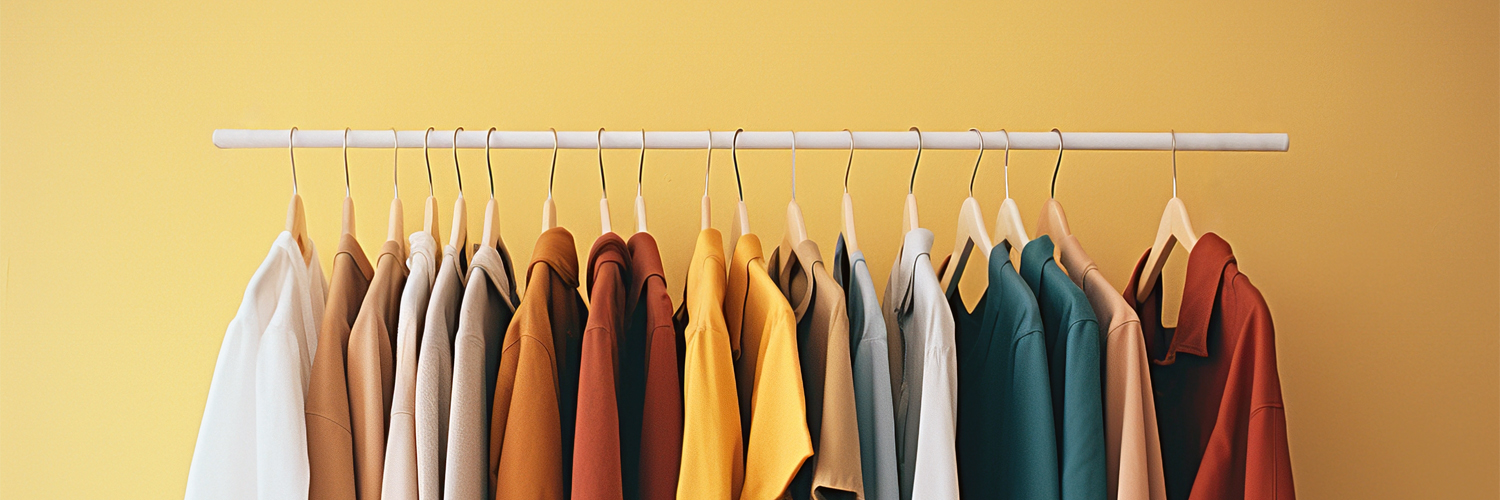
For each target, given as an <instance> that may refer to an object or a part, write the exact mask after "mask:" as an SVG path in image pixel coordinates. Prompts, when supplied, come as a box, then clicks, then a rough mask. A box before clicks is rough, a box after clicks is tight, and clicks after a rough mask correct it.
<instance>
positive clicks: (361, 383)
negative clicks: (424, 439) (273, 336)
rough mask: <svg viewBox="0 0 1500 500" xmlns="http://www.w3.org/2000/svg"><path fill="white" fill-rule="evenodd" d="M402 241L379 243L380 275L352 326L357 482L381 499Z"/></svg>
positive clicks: (367, 499)
mask: <svg viewBox="0 0 1500 500" xmlns="http://www.w3.org/2000/svg"><path fill="white" fill-rule="evenodd" d="M400 255H401V242H399V241H395V240H391V241H387V242H385V244H384V245H381V246H380V256H379V257H376V258H375V279H374V280H371V281H370V290H369V291H367V292H365V301H364V303H362V304H360V306H359V318H358V319H355V320H354V328H353V330H351V331H350V332H349V366H348V370H349V423H350V427H351V430H353V431H354V487H355V492H356V493H358V495H359V498H360V500H379V499H380V482H381V480H382V479H383V478H384V473H383V471H384V469H385V432H386V429H387V425H388V422H387V420H386V417H387V416H388V415H390V414H391V396H392V393H393V392H394V391H395V384H396V355H395V343H396V342H395V338H394V337H395V333H396V316H397V315H398V313H399V312H400V308H399V306H400V303H401V290H402V288H404V287H405V286H406V263H404V262H402V261H401V257H400Z"/></svg>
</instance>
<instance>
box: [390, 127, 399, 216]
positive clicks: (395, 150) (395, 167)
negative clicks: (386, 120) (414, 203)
mask: <svg viewBox="0 0 1500 500" xmlns="http://www.w3.org/2000/svg"><path fill="white" fill-rule="evenodd" d="M400 197H401V135H400V134H397V133H396V129H394V128H393V129H391V199H396V198H400Z"/></svg>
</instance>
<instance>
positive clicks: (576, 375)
mask: <svg viewBox="0 0 1500 500" xmlns="http://www.w3.org/2000/svg"><path fill="white" fill-rule="evenodd" d="M981 144H982V141H981ZM1174 153H1175V151H1174ZM982 154H983V152H982V151H981V157H982ZM794 155H795V152H794ZM918 155H919V158H920V152H919V153H918ZM794 158H795V156H794ZM1060 159H1061V158H1060V157H1059V161H1060ZM455 160H456V157H455ZM1173 160H1174V177H1175V154H1174V159H1173ZM554 161H555V158H554ZM794 161H795V160H794ZM851 161H852V150H851ZM976 167H977V162H976ZM293 168H294V169H295V162H294V167H293ZM794 175H795V174H794ZM1174 182H1175V178H1174ZM492 189H493V188H492ZM794 189H795V188H794ZM460 192H461V191H460ZM710 206H711V202H710V200H709V198H708V197H707V195H706V194H705V196H704V199H703V218H702V230H701V232H700V234H699V237H698V241H697V244H696V247H695V250H694V254H693V257H692V260H691V261H690V265H689V271H688V277H687V278H688V279H687V285H686V287H685V290H684V291H683V300H682V302H681V303H680V306H679V307H678V308H677V309H676V312H675V314H674V313H673V304H672V300H671V298H670V297H669V295H668V292H667V290H666V288H665V277H664V276H663V274H662V266H661V259H660V253H659V251H658V249H657V246H656V242H655V240H654V238H653V237H652V236H651V234H650V233H649V232H647V231H646V227H645V220H644V215H645V210H644V202H643V200H641V198H640V196H639V194H638V195H637V199H636V215H637V232H636V234H634V235H632V236H631V237H630V238H629V240H628V241H627V240H625V239H623V238H621V237H620V236H618V235H616V234H615V233H613V232H611V231H610V228H609V223H608V221H609V215H608V210H607V203H605V202H601V211H602V213H601V225H602V226H603V227H602V229H603V235H602V236H601V237H600V238H598V240H597V241H596V242H595V243H594V245H593V247H592V249H591V251H590V253H589V256H590V257H589V262H588V263H587V267H586V269H584V270H582V271H583V272H587V273H588V281H587V283H588V288H587V293H589V295H590V299H591V300H590V301H589V302H588V303H587V304H585V303H584V301H583V300H582V297H581V296H580V294H579V292H578V286H579V281H580V280H579V279H578V278H579V276H578V275H579V272H580V269H579V266H578V261H577V254H576V251H575V247H574V242H573V237H572V235H571V234H570V233H569V232H568V231H566V230H565V229H562V228H559V227H556V222H555V221H556V216H555V208H554V207H553V204H552V201H551V197H550V195H549V197H548V199H547V201H546V202H545V204H544V209H543V219H544V221H543V225H544V232H543V234H542V235H541V236H540V237H539V238H538V240H537V246H536V249H535V251H534V252H533V258H532V262H531V263H530V264H529V265H528V266H527V267H526V270H525V275H524V279H525V280H526V287H525V293H524V295H522V294H519V293H518V292H517V286H516V281H517V280H518V279H521V278H522V276H521V275H517V274H515V272H514V269H513V267H512V264H511V261H510V257H509V254H508V252H507V251H506V248H505V246H504V243H503V242H501V240H500V235H499V231H498V228H499V225H498V219H499V213H498V208H497V206H496V203H495V201H494V199H493V193H492V197H491V200H490V201H489V203H488V205H487V206H486V209H485V212H484V219H485V222H484V228H485V229H484V233H483V235H482V236H481V238H480V242H479V243H478V244H476V245H474V250H473V251H472V253H471V252H470V251H468V250H467V248H468V247H469V242H468V235H467V231H466V228H467V226H468V222H467V215H466V208H465V207H466V202H465V200H464V199H463V198H462V196H461V195H460V198H459V199H458V200H457V202H456V203H455V207H454V219H453V231H451V232H450V239H449V240H448V242H447V245H446V246H445V247H444V248H443V249H442V250H439V249H438V248H437V246H438V243H437V242H438V238H437V236H438V229H437V228H438V225H437V224H438V223H437V206H436V201H435V199H434V198H432V197H430V196H429V198H428V199H427V201H426V206H425V209H424V217H423V224H424V227H423V229H422V230H421V231H418V232H414V233H412V234H411V235H410V236H409V238H408V239H407V244H406V245H403V243H402V240H401V235H402V234H403V231H402V222H401V220H400V218H401V214H402V210H401V205H400V200H399V199H395V200H393V202H392V207H391V224H390V227H389V234H388V238H387V241H386V243H385V244H383V245H382V246H381V248H380V250H379V253H378V254H377V257H376V259H375V261H374V264H373V265H372V264H371V262H370V260H369V259H368V258H367V257H366V255H365V253H364V252H363V250H362V249H361V248H360V246H359V244H358V243H357V241H355V239H354V237H353V236H352V235H353V212H352V201H351V200H349V199H348V198H347V197H346V200H345V204H344V212H345V213H344V227H343V234H342V236H341V238H340V242H339V248H338V253H337V254H336V256H335V258H334V261H333V262H334V263H333V272H332V278H331V280H326V281H325V279H324V278H323V271H322V269H321V267H320V264H319V261H318V259H317V250H316V248H315V246H314V245H313V244H312V241H311V240H310V239H308V238H307V237H306V233H305V222H304V217H305V216H304V215H303V212H302V206H301V201H300V198H299V197H298V196H297V195H296V194H295V190H294V195H293V198H292V204H291V206H290V208H289V214H288V230H287V231H286V232H284V233H282V234H281V235H280V236H279V237H278V238H277V240H276V242H275V243H274V244H273V247H272V251H271V253H270V255H269V256H268V257H267V258H266V260H265V262H264V263H263V264H262V265H261V267H260V269H259V270H257V272H256V273H255V275H254V276H253V277H252V279H251V282H250V284H249V286H248V287H247V291H246V294H245V300H244V302H243V303H242V305H241V307H240V310H239V311H238V313H237V314H236V316H235V318H234V320H233V321H232V322H231V323H230V326H229V328H228V330H227V332H226V334H225V340H224V344H223V346H222V348H221V351H220V354H219V360H218V364H217V365H216V367H215V371H214V375H213V381H212V384H211V386H210V390H209V397H208V404H207V406H206V408H205V410H204V417H203V422H202V426H201V428H200V431H199V439H198V444H197V447H196V449H195V451H194V456H193V461H192V466H191V468H190V471H189V479H188V489H187V498H304V497H306V498H319V499H322V498H360V499H378V498H381V497H382V496H384V497H386V498H399V499H417V498H421V499H429V498H568V497H570V496H571V497H573V498H650V499H664V498H682V499H690V498H693V499H695V498H747V499H749V498H754V499H759V498H781V497H785V496H791V497H793V498H832V497H851V496H852V497H854V498H871V499H901V500H910V499H913V498H917V499H925V498H939V499H942V498H959V497H960V496H963V497H968V498H1064V499H1075V498H1077V499H1083V498H1089V499H1103V498H1121V499H1126V498H1128V499H1161V498H1222V497H1248V498H1292V497H1293V489H1292V482H1291V470H1290V464H1289V461H1288V457H1289V453H1288V451H1287V447H1286V432H1285V419H1284V410H1283V408H1282V405H1281V398H1280V389H1279V381H1278V380H1277V376H1276V370H1275V355H1274V338H1273V333H1272V330H1271V326H1270V319H1269V313H1268V312H1267V308H1266V306H1265V303H1264V300H1263V299H1262V298H1261V297H1260V295H1259V293H1258V292H1257V291H1256V290H1255V289H1254V288H1253V287H1252V286H1251V285H1250V284H1249V282H1248V280H1246V279H1244V277H1243V275H1242V274H1239V272H1238V268H1237V265H1236V264H1235V262H1234V259H1233V256H1232V254H1231V253H1230V252H1229V247H1228V245H1227V244H1226V243H1224V242H1223V240H1222V239H1220V238H1218V237H1217V236H1216V235H1213V234H1212V233H1209V234H1205V235H1204V236H1203V238H1201V239H1200V238H1198V237H1196V236H1195V235H1194V234H1193V232H1192V229H1191V226H1190V224H1189V223H1188V221H1187V218H1186V212H1185V210H1184V209H1183V208H1182V204H1181V202H1180V200H1178V199H1177V198H1176V196H1175V192H1174V196H1173V198H1172V200H1171V201H1170V202H1169V204H1168V210H1167V212H1166V213H1165V214H1164V216H1163V223H1162V226H1161V229H1160V231H1159V234H1158V237H1157V242H1156V245H1155V246H1154V247H1153V249H1152V250H1150V251H1148V252H1147V254H1146V256H1144V257H1143V258H1142V261H1141V263H1140V264H1139V265H1138V266H1137V268H1136V270H1135V273H1134V274H1133V275H1132V278H1131V281H1130V284H1129V286H1127V288H1126V291H1125V293H1124V294H1123V296H1122V295H1121V294H1119V293H1117V292H1116V291H1115V289H1114V288H1113V287H1111V286H1110V285H1109V284H1108V283H1107V282H1105V280H1104V278H1103V277H1102V274H1101V273H1099V272H1098V270H1097V267H1096V266H1094V264H1093V262H1092V260H1090V259H1089V257H1088V256H1087V254H1086V253H1084V252H1083V249H1082V247H1081V245H1080V244H1079V243H1078V241H1077V238H1075V237H1073V236H1072V235H1071V234H1070V233H1069V232H1068V225H1067V222H1066V217H1065V216H1064V214H1063V211H1062V207H1061V205H1060V204H1059V203H1058V202H1057V201H1056V200H1055V199H1049V200H1048V201H1047V203H1046V204H1045V206H1044V208H1043V216H1042V221H1041V223H1040V224H1039V226H1038V228H1039V235H1038V237H1037V238H1036V239H1035V240H1032V239H1029V237H1028V235H1027V233H1026V231H1025V228H1024V226H1023V225H1021V224H1020V217H1019V211H1018V209H1017V208H1016V205H1015V202H1014V201H1013V200H1011V199H1010V198H1009V196H1008V193H1007V197H1006V199H1005V200H1004V202H1003V203H1002V205H1001V211H1000V213H999V215H998V217H997V221H996V230H995V231H994V234H995V235H997V237H999V238H1001V241H1000V243H999V244H998V245H995V244H992V243H991V241H990V236H989V235H990V233H989V232H988V231H986V230H985V229H984V223H983V219H982V217H981V215H980V213H979V205H978V203H977V201H975V200H974V198H972V196H971V197H969V198H968V199H966V200H964V202H963V204H962V209H961V212H960V216H959V228H958V230H957V235H958V238H957V242H956V244H955V248H954V252H953V253H952V254H951V256H950V257H949V258H945V259H943V261H942V262H941V263H940V264H938V265H936V266H934V264H933V262H932V259H931V257H930V255H931V250H932V243H933V237H932V233H931V232H930V231H927V230H925V229H921V228H918V227H917V223H916V222H917V218H916V203H915V198H914V197H912V196H908V199H907V203H906V206H905V207H904V209H903V214H904V215H903V219H904V222H903V231H904V233H905V236H904V238H903V244H902V248H901V250H900V253H899V257H898V259H897V261H896V262H895V263H893V266H892V271H891V274H890V280H889V282H888V283H887V287H886V290H885V293H884V302H883V303H882V302H879V301H878V299H877V297H876V294H875V290H874V285H873V282H872V280H871V278H870V273H869V270H868V265H867V264H866V262H865V261H864V258H863V254H862V253H861V252H860V251H859V249H858V245H857V243H856V238H855V234H854V228H853V213H852V210H853V208H852V202H851V201H850V198H849V196H848V194H847V191H846V193H845V196H844V203H843V222H844V225H843V231H842V233H841V234H840V237H839V239H838V241H837V244H836V246H835V252H834V254H835V260H834V262H833V265H832V266H829V265H827V264H825V263H824V262H823V261H822V258H821V252H820V250H819V248H818V246H817V245H816V244H815V243H814V242H812V241H811V240H809V239H808V238H807V235H806V230H805V228H804V226H803V224H802V215H801V210H800V208H799V207H798V205H797V203H796V201H795V190H794V191H793V199H792V201H791V203H789V204H788V207H787V233H786V235H785V236H784V238H783V240H782V242H781V244H780V245H779V246H778V247H777V248H776V250H775V251H773V252H772V254H771V255H770V257H769V258H766V257H764V256H763V255H762V250H761V243H760V240H759V239H758V238H757V237H756V236H755V235H754V234H753V233H751V232H750V229H749V224H748V220H747V218H746V217H745V213H746V211H745V209H744V202H743V201H741V202H740V203H739V206H738V207H737V208H738V210H737V213H736V214H735V221H734V224H733V235H732V241H734V243H733V244H732V248H731V249H732V253H731V254H730V258H729V259H726V258H725V254H724V249H723V248H722V241H723V238H722V236H721V235H720V233H719V232H718V231H717V230H715V229H713V228H711V227H710V226H709V223H708V221H709V208H710ZM1053 238H1056V242H1055V245H1056V247H1057V248H1058V249H1060V255H1061V259H1062V261H1063V264H1064V266H1059V265H1058V264H1057V262H1056V261H1054V241H1053ZM1174 240H1175V241H1176V242H1179V243H1181V244H1182V245H1183V247H1184V248H1185V249H1187V250H1189V251H1190V252H1192V254H1191V256H1190V260H1189V264H1188V273H1187V274H1188V278H1187V283H1186V284H1185V289H1184V294H1183V295H1184V299H1183V306H1182V313H1181V316H1180V321H1179V326H1178V328H1176V329H1172V328H1165V327H1163V326H1161V324H1160V321H1159V319H1158V318H1159V311H1160V304H1161V286H1160V284H1159V282H1158V276H1159V273H1160V269H1161V263H1162V262H1164V260H1165V257H1166V253H1167V252H1169V251H1170V249H1171V248H1172V243H1173V242H1174ZM975 248H978V249H979V250H980V252H981V253H984V254H985V255H986V257H988V256H989V255H990V254H991V253H993V254H994V255H995V258H994V259H988V262H989V269H988V278H989V281H988V286H987V288H986V290H985V292H984V295H983V297H982V298H981V299H980V300H979V303H978V304H977V305H976V307H975V308H974V309H973V310H970V309H968V308H967V307H966V306H965V304H964V301H963V300H962V298H961V297H960V296H959V294H958V288H957V280H958V278H957V277H958V276H962V274H963V267H964V265H965V263H966V262H967V259H968V257H969V256H970V254H971V253H972V250H973V249H975ZM1011 249H1015V250H1017V251H1019V253H1020V256H1021V259H1020V261H1021V270H1020V272H1017V270H1016V269H1015V267H1014V265H1013V264H1012V263H1011V261H1010V259H1009V258H1008V254H1009V252H1010V251H1011ZM950 259H951V261H950ZM1064 267H1066V271H1065V270H1064ZM1136 297H1140V298H1141V300H1136ZM1209 346H1212V348H1213V351H1212V352H1210V351H1209ZM320 347H321V348H320ZM1178 354H1187V355H1189V356H1185V357H1184V358H1177V357H1176V356H1177V355H1178Z"/></svg>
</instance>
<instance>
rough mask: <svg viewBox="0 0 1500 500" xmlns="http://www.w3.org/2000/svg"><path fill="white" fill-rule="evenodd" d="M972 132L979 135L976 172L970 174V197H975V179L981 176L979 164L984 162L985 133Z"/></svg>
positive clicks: (973, 130) (975, 164) (971, 130)
mask: <svg viewBox="0 0 1500 500" xmlns="http://www.w3.org/2000/svg"><path fill="white" fill-rule="evenodd" d="M969 131H970V132H973V133H975V134H979V157H978V158H974V171H973V172H972V173H970V174H969V197H970V198H973V197H974V178H975V177H978V176H979V162H982V161H984V132H980V131H979V129H977V128H971V129H969Z"/></svg>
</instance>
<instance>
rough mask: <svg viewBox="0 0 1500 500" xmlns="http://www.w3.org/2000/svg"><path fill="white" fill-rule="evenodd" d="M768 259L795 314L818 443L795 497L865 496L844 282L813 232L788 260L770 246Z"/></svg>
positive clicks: (799, 477)
mask: <svg viewBox="0 0 1500 500" xmlns="http://www.w3.org/2000/svg"><path fill="white" fill-rule="evenodd" d="M767 267H768V270H769V272H770V275H771V278H772V279H773V280H775V281H776V286H777V287H778V288H780V289H781V293H782V294H783V295H785V296H786V298H787V301H788V302H789V303H790V304H791V306H792V311H793V312H794V313H795V314H796V317H797V357H798V359H799V360H800V361H801V364H802V391H803V394H804V396H805V397H806V398H807V430H808V433H809V434H810V435H811V436H812V445H813V456H812V458H809V459H807V461H806V462H804V463H803V464H802V469H801V470H799V471H798V472H797V477H796V478H795V479H793V480H792V488H791V494H792V498H797V499H802V498H816V499H833V498H839V499H847V498H856V499H861V498H864V496H865V487H864V475H863V472H862V469H861V467H862V464H861V462H860V450H859V420H858V415H857V413H858V411H857V410H856V407H855V404H854V371H853V367H852V357H851V356H850V354H849V314H848V311H847V310H846V306H845V305H844V290H843V288H841V287H839V284H838V282H837V281H835V280H834V279H833V276H832V275H831V274H829V272H828V268H827V267H826V266H824V265H823V257H822V253H821V252H819V251H818V245H817V244H816V243H813V242H812V241H811V240H809V241H804V242H802V243H801V244H799V245H797V246H796V248H794V249H793V251H792V255H788V256H786V259H785V261H783V259H782V256H781V249H780V248H778V249H776V250H775V251H773V252H771V260H770V262H769V265H768V266H767Z"/></svg>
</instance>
